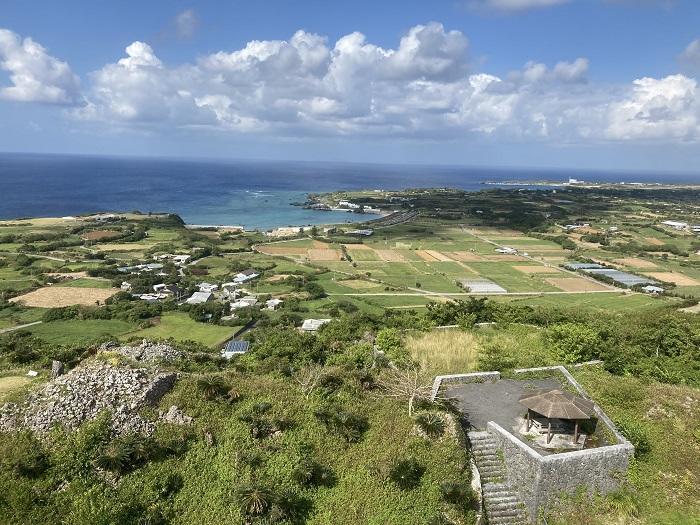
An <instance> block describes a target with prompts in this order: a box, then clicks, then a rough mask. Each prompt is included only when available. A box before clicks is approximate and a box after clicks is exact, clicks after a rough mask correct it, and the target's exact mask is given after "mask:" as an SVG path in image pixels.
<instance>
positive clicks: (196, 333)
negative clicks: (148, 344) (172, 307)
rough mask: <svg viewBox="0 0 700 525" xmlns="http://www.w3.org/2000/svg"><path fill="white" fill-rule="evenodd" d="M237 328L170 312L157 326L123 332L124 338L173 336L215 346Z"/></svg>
mask: <svg viewBox="0 0 700 525" xmlns="http://www.w3.org/2000/svg"><path fill="white" fill-rule="evenodd" d="M237 330H238V328H235V327H230V326H217V325H214V324H208V323H198V322H197V321H193V320H192V319H191V318H190V316H189V315H187V314H185V313H178V312H169V313H166V314H164V315H163V316H161V318H160V322H159V323H158V324H157V325H156V326H152V327H150V328H144V329H141V330H137V331H134V332H130V333H128V334H123V337H122V338H125V337H127V338H129V339H131V338H139V339H170V338H172V339H174V340H176V341H197V342H198V343H201V344H203V345H206V346H211V347H215V346H220V345H222V344H223V343H224V342H225V341H226V340H228V339H231V337H233V334H234V333H235V332H236V331H237Z"/></svg>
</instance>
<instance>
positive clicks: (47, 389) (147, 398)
mask: <svg viewBox="0 0 700 525" xmlns="http://www.w3.org/2000/svg"><path fill="white" fill-rule="evenodd" d="M176 379H177V375H176V374H174V373H163V372H159V371H158V370H153V369H148V368H130V367H124V366H113V365H111V364H108V363H103V362H101V361H98V360H95V361H91V362H89V363H87V364H85V365H82V366H80V367H77V368H75V369H73V370H71V371H70V372H68V373H67V374H64V375H62V376H59V377H57V378H56V379H54V380H52V381H50V382H49V383H47V384H46V385H45V386H44V387H43V388H41V389H40V390H38V391H37V392H35V393H33V394H30V395H29V396H28V398H27V400H26V402H25V403H24V404H22V405H17V404H13V403H7V404H5V405H3V406H0V431H2V430H5V431H6V430H13V429H19V428H29V429H31V430H34V431H37V432H46V431H48V430H50V429H51V428H52V427H54V426H56V425H61V426H65V427H66V428H68V429H70V430H72V429H75V428H77V427H78V426H80V425H81V424H82V423H83V422H85V421H88V420H91V419H94V418H96V417H97V416H98V415H99V414H101V413H102V412H104V411H108V412H110V413H111V414H112V426H113V430H114V432H115V433H116V434H126V433H132V432H138V433H145V434H150V433H151V432H153V430H154V428H155V426H154V423H153V422H151V421H147V420H145V419H144V418H142V417H141V416H140V415H139V414H138V411H139V410H140V409H141V408H143V407H145V406H148V405H153V404H155V403H157V402H158V400H160V398H161V397H163V395H164V394H165V393H166V392H168V391H169V390H170V389H171V388H172V386H173V385H174V383H175V380H176Z"/></svg>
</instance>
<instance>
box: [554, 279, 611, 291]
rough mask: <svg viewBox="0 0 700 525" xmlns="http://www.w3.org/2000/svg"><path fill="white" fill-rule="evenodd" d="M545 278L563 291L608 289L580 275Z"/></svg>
mask: <svg viewBox="0 0 700 525" xmlns="http://www.w3.org/2000/svg"><path fill="white" fill-rule="evenodd" d="M545 280H546V281H547V282H548V283H549V284H551V285H553V286H556V287H557V288H559V289H560V290H563V291H564V292H597V291H600V290H609V289H610V288H608V287H607V286H605V285H604V284H601V283H598V282H595V281H589V280H588V279H582V278H580V277H550V278H548V279H545Z"/></svg>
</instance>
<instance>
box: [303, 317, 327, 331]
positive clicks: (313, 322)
mask: <svg viewBox="0 0 700 525" xmlns="http://www.w3.org/2000/svg"><path fill="white" fill-rule="evenodd" d="M330 322H331V320H330V319H305V320H304V322H303V323H302V324H301V330H302V331H304V332H316V331H317V330H318V329H319V328H321V327H322V326H323V325H324V324H328V323H330Z"/></svg>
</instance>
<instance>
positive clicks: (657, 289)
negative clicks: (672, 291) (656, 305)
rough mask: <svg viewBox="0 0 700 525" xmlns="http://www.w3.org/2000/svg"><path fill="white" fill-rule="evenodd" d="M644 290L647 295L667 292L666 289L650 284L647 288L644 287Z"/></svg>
mask: <svg viewBox="0 0 700 525" xmlns="http://www.w3.org/2000/svg"><path fill="white" fill-rule="evenodd" d="M642 290H644V291H645V292H646V293H650V294H654V295H658V294H660V293H664V292H665V291H666V290H665V289H664V288H661V287H660V286H652V285H650V284H648V285H647V286H642Z"/></svg>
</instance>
